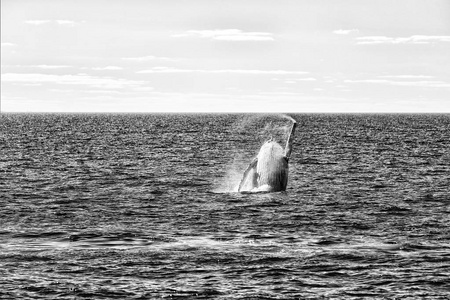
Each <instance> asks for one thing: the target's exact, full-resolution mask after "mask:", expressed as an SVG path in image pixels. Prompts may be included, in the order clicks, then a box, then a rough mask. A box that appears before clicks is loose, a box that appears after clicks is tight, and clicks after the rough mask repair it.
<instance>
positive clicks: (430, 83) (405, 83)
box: [344, 79, 450, 88]
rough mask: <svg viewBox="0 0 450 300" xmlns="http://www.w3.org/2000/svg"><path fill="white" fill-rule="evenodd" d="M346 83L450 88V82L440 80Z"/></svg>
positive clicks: (360, 81)
mask: <svg viewBox="0 0 450 300" xmlns="http://www.w3.org/2000/svg"><path fill="white" fill-rule="evenodd" d="M344 82H346V83H376V84H387V85H394V86H410V87H427V88H450V83H447V82H444V81H438V80H419V81H395V80H387V79H363V80H345V81H344Z"/></svg>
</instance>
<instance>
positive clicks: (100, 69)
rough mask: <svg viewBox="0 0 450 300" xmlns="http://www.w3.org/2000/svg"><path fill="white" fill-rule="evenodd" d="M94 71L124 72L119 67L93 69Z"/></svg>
mask: <svg viewBox="0 0 450 300" xmlns="http://www.w3.org/2000/svg"><path fill="white" fill-rule="evenodd" d="M92 70H95V71H116V70H123V68H122V67H117V66H107V67H96V68H92Z"/></svg>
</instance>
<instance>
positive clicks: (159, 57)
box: [122, 55, 174, 62]
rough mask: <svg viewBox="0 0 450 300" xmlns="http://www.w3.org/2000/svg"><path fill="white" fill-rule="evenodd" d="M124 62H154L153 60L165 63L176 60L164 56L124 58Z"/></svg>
mask: <svg viewBox="0 0 450 300" xmlns="http://www.w3.org/2000/svg"><path fill="white" fill-rule="evenodd" d="M122 60H127V61H133V62H145V61H153V60H164V61H174V59H172V58H169V57H162V56H153V55H147V56H140V57H123V58H122Z"/></svg>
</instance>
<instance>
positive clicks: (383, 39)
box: [356, 35, 450, 45]
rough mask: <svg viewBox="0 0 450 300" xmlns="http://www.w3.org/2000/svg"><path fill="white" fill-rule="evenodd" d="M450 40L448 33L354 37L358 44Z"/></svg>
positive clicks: (418, 42)
mask: <svg viewBox="0 0 450 300" xmlns="http://www.w3.org/2000/svg"><path fill="white" fill-rule="evenodd" d="M437 42H450V36H449V35H413V36H410V37H396V38H395V37H387V36H363V37H358V38H356V43H357V44H358V45H377V44H431V43H437Z"/></svg>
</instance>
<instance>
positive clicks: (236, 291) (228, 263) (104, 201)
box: [0, 114, 450, 299]
mask: <svg viewBox="0 0 450 300" xmlns="http://www.w3.org/2000/svg"><path fill="white" fill-rule="evenodd" d="M292 117H294V118H295V119H296V120H297V121H298V128H297V132H296V137H295V141H294V147H293V154H292V157H291V160H290V171H289V172H290V173H289V176H290V177H289V182H288V187H287V190H286V192H278V193H259V194H240V193H236V192H234V190H235V187H236V185H237V184H238V183H239V179H240V176H242V172H243V171H244V170H245V168H246V165H247V164H248V163H249V162H250V160H251V159H252V157H253V156H255V155H256V154H257V152H258V149H259V147H260V146H261V144H262V143H263V141H264V140H265V139H267V138H268V137H269V136H272V137H274V138H275V139H277V140H279V141H280V143H282V142H283V140H284V139H285V138H286V130H287V128H288V127H289V125H290V123H289V120H288V118H286V117H285V116H283V115H272V116H269V115H243V114H216V115H213V114H212V115H207V114H190V115H181V114H180V115H164V114H160V115H150V114H2V115H1V116H0V205H1V207H0V299H21V298H23V299H158V298H166V299H364V298H367V299H448V297H449V296H450V283H449V282H450V280H449V278H450V229H449V225H450V214H449V213H450V188H449V186H450V115H449V114H433V115H357V114H355V115H351V114H348V115H344V114H334V115H331V114H330V115H327V114H300V115H292ZM283 146H284V145H283Z"/></svg>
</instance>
